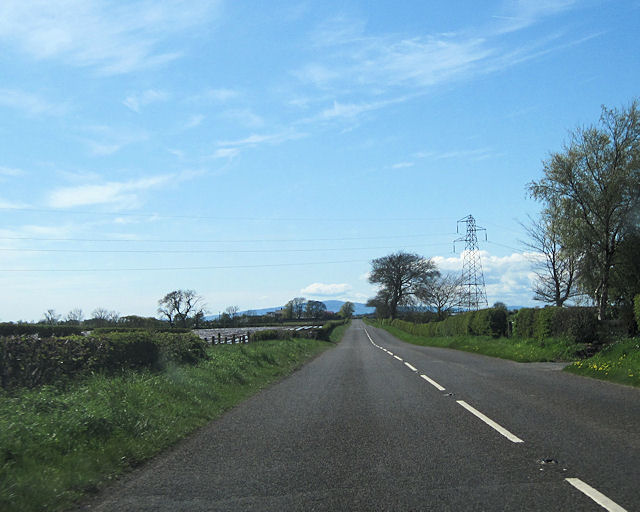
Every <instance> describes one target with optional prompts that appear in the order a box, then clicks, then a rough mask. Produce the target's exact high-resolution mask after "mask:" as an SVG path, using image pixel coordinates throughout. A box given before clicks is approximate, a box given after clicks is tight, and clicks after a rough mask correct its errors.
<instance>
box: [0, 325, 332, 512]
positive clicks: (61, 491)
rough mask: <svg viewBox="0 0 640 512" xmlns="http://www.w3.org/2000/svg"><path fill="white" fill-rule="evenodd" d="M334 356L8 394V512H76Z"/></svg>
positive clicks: (299, 343)
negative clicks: (196, 433)
mask: <svg viewBox="0 0 640 512" xmlns="http://www.w3.org/2000/svg"><path fill="white" fill-rule="evenodd" d="M335 332H336V331H334V333H335ZM329 346H331V345H330V344H328V343H326V342H323V341H319V340H313V339H288V340H272V341H264V342H261V343H255V344H249V345H222V346H216V347H212V348H209V349H208V356H209V357H208V358H207V359H204V360H202V361H200V362H199V363H198V364H197V365H195V366H188V365H187V366H169V367H168V368H167V370H166V371H164V372H160V373H158V372H152V371H150V370H143V371H137V372H133V371H126V372H124V373H120V374H118V375H117V376H112V377H109V376H107V375H104V374H97V375H92V376H90V377H88V378H86V379H85V380H83V381H82V382H75V383H71V384H70V385H68V386H66V387H52V386H44V387H40V388H38V389H21V390H14V391H12V392H7V391H1V390H0V510H4V511H14V510H16V511H17V510H20V511H30V510H61V509H64V508H67V507H68V506H69V505H70V504H71V503H72V502H73V501H74V500H76V499H77V498H79V497H80V496H82V495H83V494H85V493H87V492H94V491H96V490H97V489H99V488H100V487H102V486H103V485H105V484H106V483H107V482H108V481H110V480H112V479H113V478H114V477H115V476H116V475H118V474H120V473H122V472H123V471H127V470H128V469H130V468H132V467H134V466H136V465H137V464H140V463H141V462H142V461H144V460H145V459H148V458H149V457H151V456H153V455H154V454H156V453H158V452H159V451H161V450H163V449H165V448H166V447H168V446H170V445H172V444H173V443H175V442H176V441H177V440H178V439H180V438H181V437H184V436H185V435H187V434H189V433H190V432H192V431H193V430H194V429H196V428H198V427H200V426H202V425H204V424H205V423H207V422H208V421H210V420H211V419H212V418H215V417H217V416H219V415H220V414H222V412H224V411H225V410H227V409H229V408H230V407H232V406H233V405H234V404H236V403H238V402H239V401H241V400H243V399H244V398H246V397H247V396H249V395H251V394H253V393H255V392H256V391H257V390H259V389H260V388H262V387H264V386H265V385H267V384H268V383H269V382H273V381H274V380H276V379H278V378H280V377H281V376H283V375H285V374H287V373H289V372H291V371H292V370H293V369H294V368H295V367H297V366H298V365H300V364H301V363H302V362H303V361H305V360H306V359H308V358H309V357H312V356H313V355H314V354H318V353H319V352H321V351H322V350H325V349H326V348H327V347H329Z"/></svg>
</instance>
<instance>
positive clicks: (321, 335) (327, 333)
mask: <svg viewBox="0 0 640 512" xmlns="http://www.w3.org/2000/svg"><path fill="white" fill-rule="evenodd" d="M345 323H347V320H330V321H328V322H326V323H325V324H324V325H323V326H322V329H320V330H319V331H318V339H321V340H324V341H331V338H330V337H331V333H332V332H333V330H334V329H335V328H336V327H338V326H339V325H344V324H345Z"/></svg>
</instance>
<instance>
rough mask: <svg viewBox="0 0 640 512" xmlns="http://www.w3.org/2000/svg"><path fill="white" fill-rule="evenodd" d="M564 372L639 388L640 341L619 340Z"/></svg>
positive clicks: (630, 339)
mask: <svg viewBox="0 0 640 512" xmlns="http://www.w3.org/2000/svg"><path fill="white" fill-rule="evenodd" d="M566 371H568V372H571V373H575V374H577V375H584V376H587V377H594V378H596V379H603V380H609V381H613V382H618V383H620V384H628V385H631V386H638V387H640V340H639V339H638V338H635V339H633V338H629V339H623V340H620V341H618V342H617V343H613V344H612V345H609V346H607V347H605V348H604V349H603V350H601V351H600V352H598V353H597V354H595V355H593V356H592V357H590V358H588V359H584V360H582V361H576V362H575V363H573V364H571V365H569V366H567V368H566Z"/></svg>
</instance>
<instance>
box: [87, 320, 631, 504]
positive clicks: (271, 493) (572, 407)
mask: <svg viewBox="0 0 640 512" xmlns="http://www.w3.org/2000/svg"><path fill="white" fill-rule="evenodd" d="M559 370H560V365H557V364H553V363H538V364H520V363H514V362H510V361H503V360H499V359H494V358H489V357H485V356H479V355H476V354H468V353H465V352H458V351H454V350H448V349H438V348H430V347H418V346H414V345H409V344H406V343H403V342H401V341H399V340H397V339H396V338H394V337H393V336H391V335H389V334H388V333H387V332H386V331H383V330H381V329H376V328H373V327H370V326H365V324H364V323H363V322H361V321H354V322H353V324H352V326H351V327H350V328H349V330H348V331H347V332H346V334H345V337H344V339H343V341H342V342H341V343H340V344H339V345H338V346H337V347H336V348H334V349H332V350H330V351H327V352H325V353H324V354H323V355H321V356H320V357H318V358H316V359H315V360H313V361H312V362H311V363H309V364H307V365H306V366H304V367H303V368H302V369H300V370H299V371H297V372H295V373H294V374H293V375H291V376H290V377H288V378H286V379H284V380H283V381H281V382H280V383H278V384H277V385H274V386H272V387H270V388H269V389H267V390H264V391H263V392H261V393H260V394H258V395H256V396H254V397H252V398H251V399H249V400H247V401H246V402H244V403H243V404H241V405H239V406H238V407H236V408H235V409H233V410H231V411H229V412H228V413H227V414H225V415H224V416H223V417H222V418H220V419H219V420H216V421H214V422H212V423H211V424H209V425H208V426H207V427H206V428H204V429H202V430H200V431H199V432H198V433H197V434H195V435H194V436H192V437H190V438H189V439H187V440H185V441H183V442H182V443H180V444H179V445H178V446H176V447H175V448H174V449H173V450H171V451H169V452H167V453H166V454H163V455H161V456H159V457H157V458H156V459H154V460H153V461H151V462H150V463H148V464H146V465H145V466H143V467H142V468H140V469H139V470H137V471H135V472H134V473H132V474H131V475H128V476H127V477H124V478H123V479H122V481H120V482H118V483H116V484H115V485H114V486H112V487H111V488H109V489H108V490H107V491H105V492H104V493H102V494H101V495H99V496H97V497H96V498H95V499H92V500H91V501H89V502H88V503H87V504H85V505H84V507H83V510H96V511H118V512H124V511H152V510H153V511H165V510H166V511H180V510H185V511H187V510H188V511H199V510H238V511H239V510H243V511H244V510H273V511H278V512H281V511H284V510H434V511H448V510H451V511H461V510H465V511H466V510H496V511H504V510H545V511H548V510H563V511H572V510H576V511H583V510H584V511H590V510H593V511H598V510H600V511H601V510H611V511H621V510H627V511H632V510H640V390H638V389H634V388H629V387H625V386H619V385H615V384H609V383H604V382H600V381H596V380H592V379H586V378H581V377H577V376H574V375H570V374H566V373H564V372H561V371H559Z"/></svg>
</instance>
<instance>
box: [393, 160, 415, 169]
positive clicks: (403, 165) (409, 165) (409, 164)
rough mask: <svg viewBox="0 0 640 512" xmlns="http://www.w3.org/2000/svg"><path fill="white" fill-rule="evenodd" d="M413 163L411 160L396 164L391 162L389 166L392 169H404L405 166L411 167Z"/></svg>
mask: <svg viewBox="0 0 640 512" xmlns="http://www.w3.org/2000/svg"><path fill="white" fill-rule="evenodd" d="M414 165H415V164H414V163H413V162H398V163H397V164H393V165H392V166H391V168H392V169H406V168H407V167H413V166H414Z"/></svg>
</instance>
